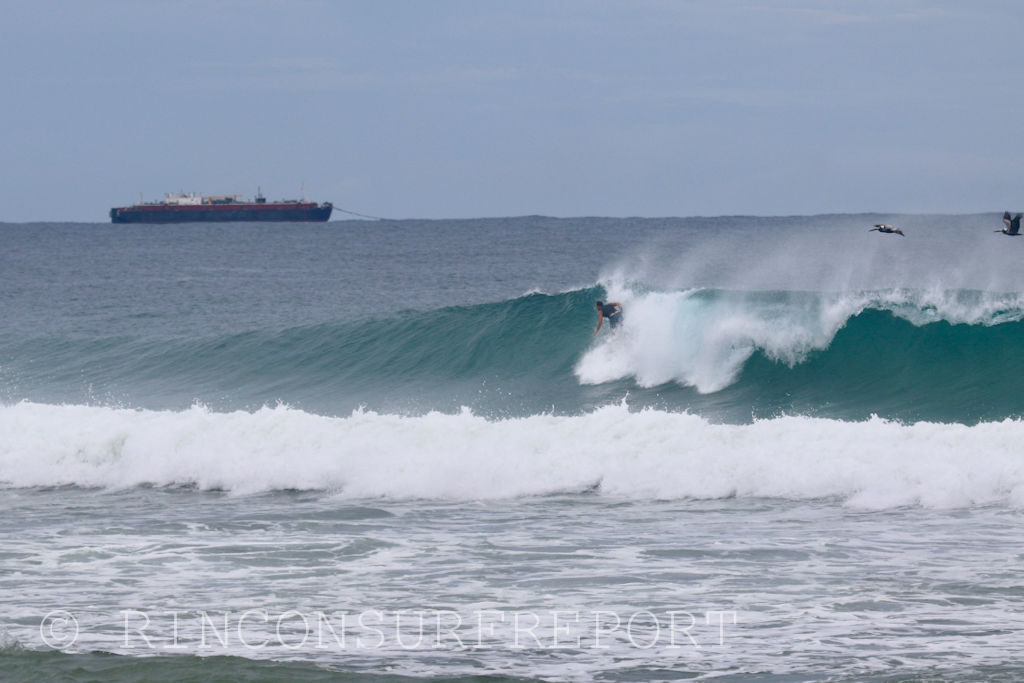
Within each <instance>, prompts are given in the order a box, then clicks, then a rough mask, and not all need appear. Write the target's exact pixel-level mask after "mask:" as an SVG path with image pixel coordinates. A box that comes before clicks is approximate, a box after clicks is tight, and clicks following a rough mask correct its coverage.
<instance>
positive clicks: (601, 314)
mask: <svg viewBox="0 0 1024 683" xmlns="http://www.w3.org/2000/svg"><path fill="white" fill-rule="evenodd" d="M603 322H604V311H598V312H597V329H596V330H594V334H593V335H591V336H594V337H596V336H597V333H598V332H600V331H601V324H602V323H603Z"/></svg>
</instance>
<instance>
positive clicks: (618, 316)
mask: <svg viewBox="0 0 1024 683" xmlns="http://www.w3.org/2000/svg"><path fill="white" fill-rule="evenodd" d="M595 307H596V308H597V329H596V330H594V336H596V335H597V333H598V332H600V331H601V325H602V324H603V323H604V319H605V318H608V325H609V327H611V328H612V329H613V330H614V329H615V328H616V327H618V326H619V324H620V323H621V322H622V304H620V303H619V302H618V301H609V302H608V303H604V302H603V301H598V302H597V303H596V304H595ZM615 309H618V310H615Z"/></svg>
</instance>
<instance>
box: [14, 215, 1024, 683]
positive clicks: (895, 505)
mask: <svg viewBox="0 0 1024 683" xmlns="http://www.w3.org/2000/svg"><path fill="white" fill-rule="evenodd" d="M878 222H890V223H893V224H898V225H900V226H901V227H902V228H903V229H904V231H905V232H906V234H907V237H906V238H900V237H895V238H894V237H892V236H886V235H879V234H878V233H869V232H868V228H870V227H871V226H872V225H873V224H874V223H878ZM995 223H998V215H997V214H992V215H978V216H880V215H860V216H814V217H788V218H786V217H782V218H757V217H721V218H687V219H585V218H581V219H551V218H543V217H526V218H520V219H479V220H472V221H390V222H389V221H383V222H374V223H370V222H361V221H351V222H349V221H345V222H341V223H331V224H328V225H326V226H308V225H289V226H281V225H271V224H267V225H259V224H257V225H225V226H217V229H216V230H211V229H210V228H209V227H204V226H173V227H167V226H132V227H131V228H130V229H125V228H124V227H123V226H116V227H115V226H108V225H92V224H20V225H16V224H6V225H0V236H2V237H3V239H4V240H5V244H8V245H10V249H8V250H7V251H6V252H5V253H3V254H0V269H2V272H4V273H5V277H4V278H3V280H2V281H0V301H2V302H3V312H4V322H5V324H4V327H3V329H2V330H0V510H3V511H4V522H5V524H4V525H3V526H4V531H2V532H0V540H2V541H3V543H2V545H0V668H2V669H5V670H8V671H12V672H16V673H17V676H18V678H15V679H14V680H38V679H41V677H43V676H48V675H49V676H56V677H58V678H59V679H60V680H92V679H91V678H89V677H90V676H92V677H102V678H103V679H104V680H116V681H135V680H143V679H145V680H180V677H177V678H176V676H179V674H181V675H186V674H184V673H183V672H191V673H188V674H187V675H194V676H197V677H198V676H204V675H209V672H210V671H213V673H215V674H216V675H219V676H222V677H226V678H239V677H247V676H252V677H256V678H257V679H258V680H268V681H269V680H309V681H319V680H378V679H379V680H382V681H383V680H396V679H394V678H391V677H393V676H398V677H412V678H414V679H416V680H452V679H455V680H458V679H467V680H468V679H469V678H471V677H474V676H478V675H487V676H491V677H493V678H494V679H495V680H521V679H523V678H526V679H530V680H593V679H602V680H677V679H679V678H698V679H701V678H717V677H722V676H728V677H730V679H735V680H749V681H755V680H756V681H773V680H778V681H793V680H801V681H803V680H837V681H846V680H850V681H853V680H858V681H859V680H879V681H883V680H884V681H889V680H892V681H896V680H911V679H912V680H920V679H921V678H922V677H923V678H927V679H928V680H964V679H965V678H972V679H985V680H1017V679H1019V676H1020V674H1021V673H1022V671H1024V647H1021V646H1020V645H1019V643H1018V640H1019V638H1018V637H1017V634H1019V632H1020V629H1021V628H1024V623H1022V622H1021V621H1020V619H1019V616H1018V615H1019V613H1020V611H1021V610H1020V607H1021V605H1020V602H1019V577H1018V573H1017V572H1016V565H1017V564H1018V563H1019V557H1020V556H1022V555H1024V547H1022V543H1021V541H1020V538H1022V535H1021V532H1022V531H1024V517H1022V516H1021V508H1022V507H1024V452H1022V449H1021V444H1022V443H1024V439H1022V437H1024V422H1022V421H1021V418H1022V417H1024V392H1022V391H1021V389H1022V388H1024V386H1022V379H1021V378H1022V377H1024V360H1022V359H1021V354H1020V353H1019V351H1018V350H1019V349H1020V348H1021V347H1022V345H1024V275H1022V274H1021V273H1020V272H1019V269H1018V267H1017V264H1018V263H1019V262H1020V258H1019V254H1017V253H1016V252H1017V250H1016V248H1015V247H1016V243H1015V242H1013V241H1011V240H1006V239H1005V238H1003V236H1001V235H999V236H996V235H993V234H992V232H991V229H990V227H991V225H993V224H995ZM997 227H998V226H997ZM597 299H603V300H611V301H618V302H620V303H621V304H622V306H623V308H624V311H625V314H624V315H625V323H624V324H623V326H622V327H621V329H620V330H618V331H617V333H616V334H610V333H608V331H607V330H602V332H601V334H600V335H598V336H593V331H594V328H595V327H596V323H597V320H596V314H595V312H594V308H593V305H594V301H595V300H597ZM177 611H180V612H181V614H182V616H181V619H182V622H181V633H180V636H181V643H180V645H181V647H180V648H179V647H178V641H177V640H175V638H176V637H177V636H175V633H176V631H175V630H174V629H175V628H177V627H176V626H175V623H177V622H174V621H173V620H172V621H168V618H169V617H168V616H167V615H168V613H171V614H174V613H175V612H177ZM342 612H344V613H346V614H348V615H350V617H349V619H350V621H348V622H345V625H344V626H343V627H341V632H342V633H347V634H348V636H349V639H350V640H346V641H345V642H346V643H348V645H346V646H345V647H342V646H341V645H340V641H337V640H335V641H331V640H328V641H323V640H322V637H323V635H324V634H323V632H322V629H323V624H324V623H325V622H324V619H327V618H328V617H327V616H326V615H333V614H340V613H342ZM418 612H419V613H422V614H425V615H426V617H424V618H426V619H427V623H428V626H429V628H428V629H427V631H428V634H429V635H430V636H431V638H434V637H435V636H436V640H429V639H428V640H427V641H424V642H428V643H432V644H430V645H429V646H427V645H424V646H422V647H407V646H406V645H404V644H403V643H404V642H406V641H403V640H402V636H403V634H405V635H406V636H409V637H411V638H412V640H415V619H416V618H417V617H416V614H417V613H418ZM562 612H567V614H568V616H566V615H563V614H562ZM55 614H56V615H58V616H56V617H55V616H53V615H55ZM396 614H398V615H399V616H396ZM402 614H405V615H406V616H405V617H404V618H405V619H406V620H405V621H401V622H399V619H400V618H402V617H401V615H402ZM673 614H674V615H675V616H673ZM203 615H206V616H205V617H204V616H203ZM318 615H320V616H318ZM378 615H379V616H378ZM452 615H456V616H452ZM481 615H487V616H486V618H487V619H492V621H493V623H491V624H490V625H489V626H488V627H487V628H489V630H487V629H485V625H484V623H483V622H482V621H480V620H481V619H484V618H485V617H484V616H481ZM499 615H500V618H499ZM552 615H554V616H552ZM602 615H604V616H602ZM610 615H614V617H615V618H614V619H613V618H612V616H610ZM685 615H688V616H685ZM716 615H717V616H716ZM144 618H145V619H147V620H149V621H143V619H144ZM174 618H176V617H174ZM360 618H363V619H364V621H359V619H360ZM560 618H561V619H563V621H562V622H558V621H557V619H560ZM631 618H632V621H631V622H630V619H631ZM54 619H56V620H57V621H54ZM204 619H206V621H204ZM279 619H280V620H281V621H276V620H279ZM334 619H338V617H334ZM366 619H369V620H370V621H371V622H373V624H375V625H376V628H378V629H379V630H380V634H381V635H380V636H379V646H378V647H370V646H369V645H368V643H373V642H377V641H376V640H373V639H374V638H377V636H375V633H376V631H373V630H372V628H371V625H367V624H366V623H365V620H366ZM435 619H436V620H437V621H436V623H435V621H432V620H435ZM445 619H447V621H444V620H445ZM455 619H457V620H458V623H457V624H455V622H454V621H453V620H455ZM566 619H568V622H566V621H565V620H566ZM602 619H603V620H604V621H602ZM616 619H618V620H619V621H620V622H621V624H620V626H621V628H612V625H613V623H614V622H615V620H616ZM680 619H681V620H683V621H684V622H685V623H683V622H678V623H677V621H678V620H680ZM716 619H717V621H715V620H716ZM48 620H49V621H48ZM374 620H376V621H374ZM409 620H412V621H409ZM523 620H529V623H533V622H534V621H536V624H535V625H534V630H533V631H530V630H529V629H527V628H526V627H525V626H524V624H526V623H527V622H524V621H523ZM553 620H554V621H553ZM595 620H596V621H595ZM691 621H692V623H691ZM442 622H443V623H442ZM150 623H151V625H147V624H150ZM275 623H276V630H275ZM337 623H340V622H337ZM567 623H568V625H566V624H567ZM680 623H681V624H682V625H679V624H680ZM559 624H561V625H559ZM629 624H632V627H630V626H629ZM72 626H74V629H73V628H72ZM129 626H131V628H129ZM442 627H444V628H442ZM687 627H688V628H689V629H690V630H684V629H685V628H687ZM631 628H632V630H631ZM47 629H49V630H47ZM196 629H199V630H196ZM211 629H212V630H211ZM282 629H283V631H282ZM311 629H312V630H311ZM316 629H321V630H320V631H317V630H316ZM406 629H410V630H408V631H406ZM560 629H561V630H560ZM602 629H605V631H603V630H602ZM435 632H436V633H435ZM282 633H283V634H284V635H282ZM303 633H305V634H306V639H303ZM72 634H73V637H72ZM442 634H443V635H444V638H445V639H444V640H442V639H441V636H442ZM147 637H151V638H150V640H152V643H150V641H149V640H146V638H147ZM424 637H426V636H424ZM485 637H486V638H490V639H491V640H490V641H488V643H489V645H488V646H487V647H485V646H484V645H485V641H484V639H485ZM310 638H312V640H310ZM360 638H361V639H362V640H360ZM602 638H605V640H604V641H602V640H601V639H602ZM523 639H527V640H523ZM559 639H562V640H561V642H562V644H563V645H564V643H565V642H568V643H570V645H571V646H570V647H568V648H566V647H563V646H562V645H557V644H558V643H559V642H560V641H559ZM577 639H578V640H577ZM672 639H675V640H672ZM264 640H265V641H266V643H267V644H266V645H265V646H264V647H259V648H254V647H249V644H250V643H253V642H263V641H264ZM300 642H301V644H299V643H300ZM324 642H327V643H328V644H330V647H328V646H323V647H316V646H315V644H316V643H319V644H320V645H323V644H324ZM524 642H525V643H526V644H525V645H523V643H524ZM153 643H156V644H155V645H153ZM332 643H333V644H332ZM358 643H362V646H359V645H358ZM679 643H683V644H684V645H685V647H676V645H678V644H679ZM603 644H605V645H607V647H604V646H603ZM150 645H153V646H152V647H150ZM556 645H557V646H556ZM698 646H699V647H698ZM201 666H202V667H205V668H196V667H201ZM210 667H212V669H211V668H210ZM76 676H78V677H79V678H75V677H76ZM400 680H404V679H400Z"/></svg>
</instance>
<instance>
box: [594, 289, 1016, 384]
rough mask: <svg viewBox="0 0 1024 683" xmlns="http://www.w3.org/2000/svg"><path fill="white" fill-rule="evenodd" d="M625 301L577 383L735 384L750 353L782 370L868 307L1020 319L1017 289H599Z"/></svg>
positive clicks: (912, 316) (913, 316) (931, 317)
mask: <svg viewBox="0 0 1024 683" xmlns="http://www.w3.org/2000/svg"><path fill="white" fill-rule="evenodd" d="M606 288H607V290H608V292H609V298H611V299H612V300H616V301H619V302H621V303H622V304H623V306H624V307H625V311H626V312H625V321H626V322H625V324H623V326H622V328H621V331H620V332H619V333H618V334H617V335H608V336H607V337H606V338H604V339H603V340H602V341H601V342H599V343H598V344H597V345H595V346H594V348H592V349H591V350H590V351H588V352H587V353H586V354H585V355H584V356H583V358H582V359H581V360H580V361H579V363H578V364H577V366H576V375H577V376H578V377H579V379H580V381H581V382H582V383H584V384H600V383H603V382H609V381H612V380H616V379H623V378H626V377H632V378H634V379H635V380H636V382H637V383H638V384H639V385H640V386H643V387H653V386H658V385H660V384H665V383H667V382H677V383H679V384H682V385H685V386H692V387H694V388H696V389H697V390H698V391H699V392H701V393H711V392H715V391H720V390H722V389H724V388H725V387H727V386H729V385H730V384H732V383H733V382H735V381H736V379H737V377H738V376H739V374H740V372H741V371H742V369H743V364H744V363H745V362H746V361H747V359H748V358H750V356H751V355H752V354H753V353H755V352H756V351H761V352H763V353H764V354H765V355H766V356H767V357H768V358H770V359H772V360H774V361H777V362H781V363H785V364H787V365H789V366H791V367H792V366H793V365H796V364H797V363H800V362H803V361H804V360H805V359H806V358H807V356H808V354H810V353H811V352H812V351H816V350H822V349H826V348H828V346H829V344H831V343H832V340H833V338H834V337H835V335H836V333H837V332H838V331H839V330H840V329H842V328H843V327H844V326H845V325H846V323H847V322H848V321H849V320H850V318H851V317H853V316H855V315H857V314H859V313H861V312H862V311H864V310H865V309H867V308H874V309H880V310H888V311H892V313H893V314H894V315H895V316H897V317H899V318H902V319H904V320H907V321H908V322H910V323H912V324H914V325H918V326H920V325H926V324H928V323H934V322H937V321H940V320H944V321H946V322H949V323H952V324H967V325H995V324H999V323H1005V322H1012V321H1017V320H1021V319H1022V318H1024V295H1021V294H996V293H989V292H977V291H962V290H958V291H943V290H931V291H929V290H903V289H893V290H888V291H882V292H844V293H831V292H822V293H817V292H728V291H717V292H715V291H707V290H687V291H680V292H639V293H637V292H636V291H635V289H634V288H632V287H629V286H627V285H623V284H621V283H614V282H613V283H609V284H607V285H606Z"/></svg>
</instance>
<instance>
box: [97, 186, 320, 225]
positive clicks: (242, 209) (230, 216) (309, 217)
mask: <svg viewBox="0 0 1024 683" xmlns="http://www.w3.org/2000/svg"><path fill="white" fill-rule="evenodd" d="M241 196H242V195H240V194H232V195H221V196H218V197H204V196H203V195H201V194H195V193H193V192H179V193H177V194H168V195H164V198H163V200H162V201H159V202H145V203H143V202H140V203H138V204H133V205H132V206H121V207H115V208H113V209H111V210H110V221H111V222H112V223H228V222H235V221H274V222H282V221H285V222H300V221H301V222H324V221H326V220H327V219H329V218H330V217H331V211H332V210H333V209H334V206H333V205H332V204H331V203H330V202H324V203H323V204H317V203H315V202H307V201H306V198H305V196H303V198H302V199H301V200H300V199H285V200H282V201H279V202H268V201H267V199H266V197H264V196H263V194H262V193H260V192H257V193H256V199H254V200H253V201H251V202H247V201H241V200H240V197H241Z"/></svg>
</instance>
